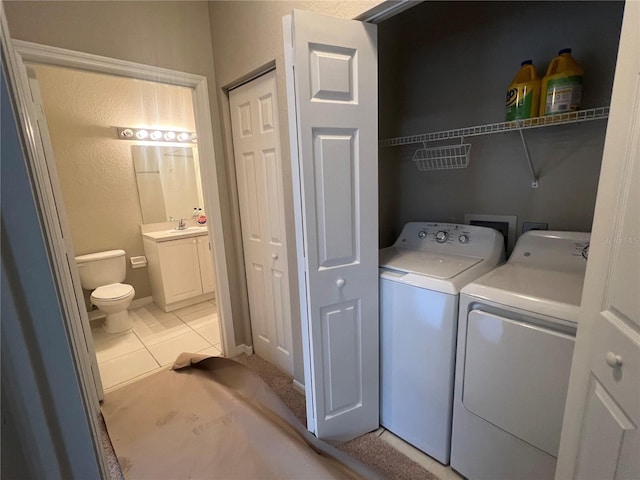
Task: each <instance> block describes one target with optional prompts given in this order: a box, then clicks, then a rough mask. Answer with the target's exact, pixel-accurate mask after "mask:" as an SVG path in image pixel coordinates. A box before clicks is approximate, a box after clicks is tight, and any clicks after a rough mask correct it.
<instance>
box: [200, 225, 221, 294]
mask: <svg viewBox="0 0 640 480" xmlns="http://www.w3.org/2000/svg"><path fill="white" fill-rule="evenodd" d="M197 242H198V243H197V244H198V258H199V260H200V280H201V282H202V293H209V292H213V291H214V290H215V288H216V277H215V275H214V274H213V256H212V255H211V245H210V243H209V236H208V235H203V236H202V237H197Z"/></svg>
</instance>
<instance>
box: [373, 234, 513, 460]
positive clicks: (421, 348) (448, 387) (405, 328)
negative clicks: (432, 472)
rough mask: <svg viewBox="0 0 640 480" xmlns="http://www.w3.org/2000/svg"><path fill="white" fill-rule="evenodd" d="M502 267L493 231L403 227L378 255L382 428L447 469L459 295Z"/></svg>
mask: <svg viewBox="0 0 640 480" xmlns="http://www.w3.org/2000/svg"><path fill="white" fill-rule="evenodd" d="M503 260H504V241H503V238H502V234H501V233H499V232H498V231H496V230H493V229H490V228H485V227H478V226H472V225H457V224H444V223H424V222H412V223H407V224H406V225H405V226H404V228H403V230H402V233H401V235H400V237H399V238H398V239H397V240H396V242H395V243H394V244H393V246H391V247H389V248H385V249H382V250H380V423H381V424H382V426H384V427H385V428H386V429H388V430H390V431H391V432H393V433H394V434H395V435H397V436H399V437H400V438H402V439H404V440H405V441H406V442H408V443H410V444H412V445H414V446H415V447H417V448H418V449H420V450H422V451H424V452H426V453H427V454H429V455H431V456H432V457H433V458H435V459H437V460H438V461H440V462H441V463H443V464H445V465H446V464H448V463H449V453H450V444H451V415H452V402H453V374H454V357H455V342H456V325H457V318H458V296H459V292H460V289H461V288H462V287H463V286H464V285H466V284H467V283H469V282H470V281H472V280H474V279H475V278H477V277H479V276H481V275H483V274H485V273H487V272H488V271H489V270H491V269H493V268H495V267H496V265H498V264H499V263H500V262H502V261H503Z"/></svg>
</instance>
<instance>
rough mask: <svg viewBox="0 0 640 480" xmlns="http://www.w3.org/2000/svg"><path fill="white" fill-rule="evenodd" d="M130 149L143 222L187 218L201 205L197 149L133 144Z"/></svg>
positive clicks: (201, 206)
mask: <svg viewBox="0 0 640 480" xmlns="http://www.w3.org/2000/svg"><path fill="white" fill-rule="evenodd" d="M131 153H132V157H133V165H134V168H135V173H136V183H137V185H138V197H139V199H140V207H141V209H142V222H143V223H157V222H167V221H171V220H172V219H175V220H178V219H180V218H190V217H191V215H192V214H193V209H194V208H203V197H202V182H201V180H200V165H199V163H198V153H197V149H195V148H194V147H190V146H189V147H183V146H176V147H170V146H155V145H154V146H148V145H133V146H132V147H131Z"/></svg>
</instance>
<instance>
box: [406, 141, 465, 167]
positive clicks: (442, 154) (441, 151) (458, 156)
mask: <svg viewBox="0 0 640 480" xmlns="http://www.w3.org/2000/svg"><path fill="white" fill-rule="evenodd" d="M469 152H471V145H470V144H469V143H463V144H460V145H445V146H442V147H432V148H419V149H418V150H416V151H415V153H414V154H413V162H414V163H415V164H416V166H417V167H418V170H420V171H421V172H426V171H429V170H452V169H456V168H467V167H468V166H469Z"/></svg>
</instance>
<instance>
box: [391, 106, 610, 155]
mask: <svg viewBox="0 0 640 480" xmlns="http://www.w3.org/2000/svg"><path fill="white" fill-rule="evenodd" d="M608 116H609V107H598V108H591V109H589V110H578V111H575V112H566V113H558V114H555V115H546V116H544V117H534V118H527V119H524V120H514V121H511V122H500V123H489V124H486V125H477V126H474V127H464V128H456V129H453V130H443V131H440V132H432V133H423V134H420V135H409V136H406V137H396V138H389V139H386V140H380V142H379V145H380V146H381V147H394V146H399V145H410V144H416V143H424V142H433V141H437V140H450V139H455V138H464V137H474V136H478V135H490V134H493V133H503V132H510V131H517V130H527V129H530V128H539V127H548V126H552V125H563V124H569V123H579V122H587V121H590V120H600V119H604V118H607V117H608Z"/></svg>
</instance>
